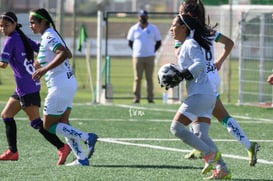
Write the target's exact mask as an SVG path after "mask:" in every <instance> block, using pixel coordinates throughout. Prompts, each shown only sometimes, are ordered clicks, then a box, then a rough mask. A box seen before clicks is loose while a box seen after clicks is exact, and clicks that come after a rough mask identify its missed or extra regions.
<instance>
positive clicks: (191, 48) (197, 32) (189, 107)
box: [170, 14, 231, 179]
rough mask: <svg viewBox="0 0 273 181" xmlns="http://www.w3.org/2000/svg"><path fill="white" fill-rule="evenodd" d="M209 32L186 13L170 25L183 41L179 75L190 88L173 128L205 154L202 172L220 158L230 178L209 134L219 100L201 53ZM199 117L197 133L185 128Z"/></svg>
mask: <svg viewBox="0 0 273 181" xmlns="http://www.w3.org/2000/svg"><path fill="white" fill-rule="evenodd" d="M209 33H210V31H209V29H207V28H206V26H203V25H202V24H201V23H199V21H198V20H197V19H195V18H193V17H191V16H189V15H185V14H184V15H181V14H179V15H178V16H177V17H175V18H174V20H173V23H172V26H171V27H170V34H171V36H172V37H173V39H175V40H179V41H180V42H183V44H182V46H181V48H180V51H179V54H178V65H179V67H180V68H181V70H182V71H181V73H180V77H182V79H184V80H185V81H186V90H187V97H186V99H185V100H184V101H183V103H182V105H181V106H180V108H179V109H178V111H177V112H176V114H175V116H174V118H173V121H172V123H171V126H170V131H171V133H172V134H173V135H175V136H176V137H178V138H179V139H181V140H182V141H183V142H184V143H186V144H188V145H189V146H191V147H193V148H195V149H197V150H199V151H201V152H202V153H203V155H204V156H203V158H204V161H205V166H204V168H203V169H202V174H207V173H209V172H210V171H211V170H212V169H213V167H214V164H215V163H216V162H218V161H219V160H220V159H221V161H222V162H223V163H222V164H221V166H222V168H221V169H223V170H225V175H224V176H223V178H226V179H227V178H231V174H230V172H229V171H228V169H227V166H226V164H225V163H224V161H223V159H222V157H221V153H220V152H219V150H218V148H217V146H216V144H215V143H214V142H213V141H212V139H211V138H210V137H209V134H208V130H209V127H210V121H211V116H212V111H213V108H214V106H215V102H216V95H215V92H214V91H213V87H212V85H211V84H210V81H209V79H208V75H207V73H206V61H205V59H204V56H203V52H202V48H204V49H205V50H209V49H210V44H211V42H210V39H209V37H210V34H209ZM201 47H202V48H201ZM170 80H171V81H172V80H173V79H170ZM196 120H198V121H200V122H202V124H200V125H199V130H200V132H199V135H198V136H197V135H195V134H193V133H192V132H190V131H188V130H187V129H186V127H185V126H188V125H189V124H190V123H192V122H193V121H196Z"/></svg>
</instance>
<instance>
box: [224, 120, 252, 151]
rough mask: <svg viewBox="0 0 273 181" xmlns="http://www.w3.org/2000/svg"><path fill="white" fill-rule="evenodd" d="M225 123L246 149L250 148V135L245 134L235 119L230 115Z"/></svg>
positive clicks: (231, 133)
mask: <svg viewBox="0 0 273 181" xmlns="http://www.w3.org/2000/svg"><path fill="white" fill-rule="evenodd" d="M224 125H225V126H226V128H227V130H228V132H229V134H230V135H232V136H233V137H234V138H235V139H236V140H237V141H239V142H240V143H241V144H242V145H243V146H244V147H245V148H246V149H249V148H250V141H249V139H248V137H247V136H246V135H245V133H244V131H243V130H242V128H241V127H240V125H239V124H238V123H237V121H236V120H235V119H233V118H232V117H229V118H228V119H227V121H226V124H224Z"/></svg>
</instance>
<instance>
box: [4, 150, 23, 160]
mask: <svg viewBox="0 0 273 181" xmlns="http://www.w3.org/2000/svg"><path fill="white" fill-rule="evenodd" d="M18 159H19V154H18V151H16V152H15V153H13V152H11V151H10V149H7V150H6V151H5V152H4V153H3V154H2V155H0V160H3V161H17V160H18Z"/></svg>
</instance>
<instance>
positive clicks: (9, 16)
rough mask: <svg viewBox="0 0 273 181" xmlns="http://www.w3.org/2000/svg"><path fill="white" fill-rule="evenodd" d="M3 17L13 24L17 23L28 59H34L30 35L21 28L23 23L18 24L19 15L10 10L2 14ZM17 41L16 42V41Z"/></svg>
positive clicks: (17, 29)
mask: <svg viewBox="0 0 273 181" xmlns="http://www.w3.org/2000/svg"><path fill="white" fill-rule="evenodd" d="M0 18H1V19H4V20H5V21H9V22H11V23H12V24H14V23H16V24H17V25H16V29H15V30H16V31H17V32H18V34H19V36H20V37H21V39H22V41H23V44H24V47H25V53H26V57H27V59H28V60H33V59H34V52H33V49H32V47H31V45H30V43H29V40H28V37H27V36H26V35H25V33H24V32H23V31H22V30H21V29H20V28H21V27H22V25H21V24H18V22H17V21H18V19H17V16H16V15H15V13H13V12H11V11H8V12H5V13H3V14H2V15H1V16H0ZM14 43H16V42H14Z"/></svg>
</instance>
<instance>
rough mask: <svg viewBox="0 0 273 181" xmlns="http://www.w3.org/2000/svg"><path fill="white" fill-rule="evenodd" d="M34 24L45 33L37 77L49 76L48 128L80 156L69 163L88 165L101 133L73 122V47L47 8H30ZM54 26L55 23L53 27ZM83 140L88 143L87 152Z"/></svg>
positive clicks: (46, 99)
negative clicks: (71, 120) (57, 28)
mask: <svg viewBox="0 0 273 181" xmlns="http://www.w3.org/2000/svg"><path fill="white" fill-rule="evenodd" d="M29 23H30V28H31V29H32V31H33V32H34V33H35V34H36V33H40V34H41V35H42V37H41V38H42V40H41V43H40V49H39V52H38V63H37V65H38V66H36V68H37V69H36V71H35V72H34V73H33V75H32V78H33V79H34V80H37V79H40V78H41V77H42V76H45V81H46V84H47V88H48V94H47V96H46V98H45V102H44V111H43V114H44V128H45V129H46V130H48V131H49V132H50V133H52V134H59V135H62V136H64V137H65V139H66V141H67V143H68V144H69V146H70V147H71V149H72V151H73V153H74V154H75V156H76V160H75V161H73V162H72V163H69V164H67V166H74V165H81V166H88V165H89V160H88V158H90V157H91V156H92V154H93V152H94V147H95V144H96V141H97V138H98V137H97V135H96V134H94V133H86V132H83V131H80V130H78V129H76V128H74V127H72V126H70V125H69V115H70V112H71V108H72V101H73V97H74V95H75V93H76V90H77V81H76V78H75V77H74V75H73V72H72V70H71V68H70V65H69V62H68V58H69V57H70V56H71V53H70V51H69V50H68V48H67V47H66V45H65V42H64V41H63V39H62V37H61V36H60V35H59V33H58V32H57V30H56V28H55V24H54V22H53V20H52V18H51V16H50V15H49V13H48V12H47V10H45V9H37V10H34V11H31V12H30V16H29ZM51 26H52V27H51ZM80 141H83V142H85V143H86V144H87V150H88V152H87V156H86V154H85V153H84V151H83V149H82V147H81V143H80Z"/></svg>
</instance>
